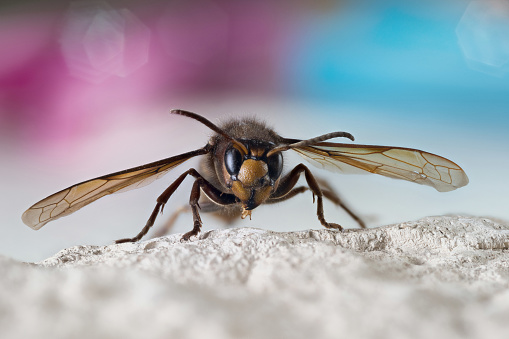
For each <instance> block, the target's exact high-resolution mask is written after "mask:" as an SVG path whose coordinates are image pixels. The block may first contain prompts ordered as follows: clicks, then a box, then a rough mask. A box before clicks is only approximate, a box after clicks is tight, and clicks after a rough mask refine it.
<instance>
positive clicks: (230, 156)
mask: <svg viewBox="0 0 509 339" xmlns="http://www.w3.org/2000/svg"><path fill="white" fill-rule="evenodd" d="M249 146H251V147H247V150H248V154H246V153H245V151H244V150H241V149H239V148H238V147H236V145H232V146H231V147H230V148H228V149H226V152H225V155H224V171H223V174H224V177H225V181H226V183H227V185H228V186H229V187H230V188H231V190H232V191H233V194H235V196H236V197H237V198H239V200H240V201H241V203H242V207H243V209H244V211H250V210H253V209H254V208H256V207H257V206H259V205H260V204H262V203H263V202H265V201H266V200H267V199H268V198H269V197H270V194H271V193H272V192H273V191H274V189H276V187H277V184H278V183H279V177H280V175H281V171H282V169H283V157H282V155H281V153H276V154H274V155H272V156H270V157H267V156H266V155H267V152H268V151H269V150H270V148H269V146H268V145H249Z"/></svg>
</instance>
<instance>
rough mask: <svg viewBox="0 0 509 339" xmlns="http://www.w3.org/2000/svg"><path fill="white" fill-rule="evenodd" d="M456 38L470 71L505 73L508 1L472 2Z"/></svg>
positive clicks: (508, 49)
mask: <svg viewBox="0 0 509 339" xmlns="http://www.w3.org/2000/svg"><path fill="white" fill-rule="evenodd" d="M456 34H457V36H458V42H459V45H460V47H461V49H462V51H463V54H464V56H465V58H466V60H467V63H468V64H469V66H470V67H471V68H473V69H475V70H478V71H482V72H485V73H488V74H492V75H497V76H502V75H504V74H506V73H507V72H508V71H509V1H501V0H491V1H472V2H471V3H470V4H469V5H468V7H467V9H466V11H465V13H464V14H463V17H462V18H461V20H460V21H459V23H458V26H457V27H456Z"/></svg>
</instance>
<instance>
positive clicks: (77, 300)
mask: <svg viewBox="0 0 509 339" xmlns="http://www.w3.org/2000/svg"><path fill="white" fill-rule="evenodd" d="M180 236H181V235H180V234H176V235H171V236H168V237H163V238H159V239H152V240H147V241H144V242H140V243H135V244H120V245H109V246H102V247H98V246H78V247H72V248H69V249H65V250H62V251H60V252H59V253H57V254H56V255H55V256H53V257H51V258H48V259H47V260H44V261H42V262H40V263H35V264H28V263H20V262H16V261H13V260H10V259H7V258H0V272H1V275H0V332H1V335H0V336H1V337H2V338H91V337H94V338H142V337H143V338H390V339H394V338H414V339H415V338H433V339H437V338H448V339H449V338H462V339H464V338H490V339H495V338H509V226H507V225H504V224H503V223H500V222H495V221H493V220H490V219H486V218H473V217H460V216H447V217H429V218H424V219H421V220H418V221H414V222H407V223H403V224H397V225H391V226H386V227H380V228H375V229H367V230H346V231H345V232H336V231H332V230H327V229H321V230H313V231H304V232H288V233H276V232H271V231H267V230H259V229H251V228H236V229H228V230H217V231H211V232H207V233H204V234H202V235H201V237H200V238H199V239H194V240H192V241H190V242H180Z"/></svg>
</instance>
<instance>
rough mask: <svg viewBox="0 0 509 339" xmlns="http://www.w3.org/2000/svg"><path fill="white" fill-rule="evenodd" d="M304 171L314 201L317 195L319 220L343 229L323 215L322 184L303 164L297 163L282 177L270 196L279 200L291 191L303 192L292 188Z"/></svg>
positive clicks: (325, 225) (324, 223)
mask: <svg viewBox="0 0 509 339" xmlns="http://www.w3.org/2000/svg"><path fill="white" fill-rule="evenodd" d="M302 172H304V175H305V177H306V182H307V184H308V186H309V189H310V190H311V192H313V202H314V201H315V196H316V214H317V216H318V220H320V223H321V224H322V225H323V226H324V227H326V228H335V229H338V230H340V231H341V230H342V229H343V227H341V225H338V224H334V223H328V222H327V221H326V220H325V217H324V215H323V192H322V190H321V189H320V186H319V185H318V183H317V181H316V179H315V177H314V176H313V174H312V173H311V171H310V170H309V169H308V168H307V167H306V166H304V165H303V164H299V165H297V166H296V167H295V168H294V169H293V170H292V171H291V172H290V173H288V174H287V175H286V176H285V177H283V178H282V179H281V182H280V183H279V186H278V188H277V189H276V191H275V192H274V193H273V194H272V195H271V196H270V199H271V200H272V199H274V200H277V199H282V198H284V197H285V196H286V195H287V194H289V193H290V194H292V195H296V194H298V193H301V192H302V191H303V190H302V188H298V191H293V192H292V189H293V188H294V187H295V185H296V184H297V181H298V180H299V177H300V174H301V173H302Z"/></svg>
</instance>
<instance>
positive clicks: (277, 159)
mask: <svg viewBox="0 0 509 339" xmlns="http://www.w3.org/2000/svg"><path fill="white" fill-rule="evenodd" d="M267 166H268V167H269V178H271V179H272V180H274V181H275V180H277V179H278V178H279V176H280V175H281V172H282V171H283V154H282V153H281V152H279V153H276V154H274V155H271V156H270V157H269V158H268V159H267Z"/></svg>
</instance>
